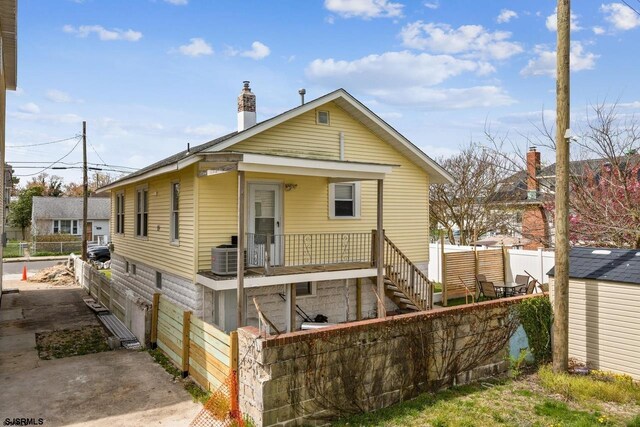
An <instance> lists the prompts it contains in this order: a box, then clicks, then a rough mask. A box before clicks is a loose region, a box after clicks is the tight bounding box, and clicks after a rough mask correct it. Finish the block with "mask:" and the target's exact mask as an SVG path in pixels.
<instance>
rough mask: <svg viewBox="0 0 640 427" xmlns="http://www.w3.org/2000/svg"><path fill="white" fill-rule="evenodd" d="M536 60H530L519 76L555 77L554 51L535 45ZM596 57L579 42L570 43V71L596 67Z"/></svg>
mask: <svg viewBox="0 0 640 427" xmlns="http://www.w3.org/2000/svg"><path fill="white" fill-rule="evenodd" d="M534 52H535V54H536V55H537V56H536V58H534V59H530V60H529V62H528V63H527V66H526V67H524V68H523V69H522V70H521V71H520V74H522V75H523V76H549V77H554V78H555V76H556V51H555V50H549V48H548V47H546V46H544V45H537V46H536V47H535V48H534ZM598 57H599V56H598V55H596V54H594V53H591V52H587V51H585V49H584V46H583V45H582V43H580V42H577V41H576V42H571V53H570V58H569V61H570V64H571V71H582V70H591V69H593V68H594V67H595V65H596V59H598Z"/></svg>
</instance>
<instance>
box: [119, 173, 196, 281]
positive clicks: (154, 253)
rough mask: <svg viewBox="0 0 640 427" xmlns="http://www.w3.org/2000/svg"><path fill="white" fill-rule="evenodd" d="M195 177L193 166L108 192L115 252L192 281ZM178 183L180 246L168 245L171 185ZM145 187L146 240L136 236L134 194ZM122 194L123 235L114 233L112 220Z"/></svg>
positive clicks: (169, 243) (169, 241)
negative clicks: (146, 187)
mask: <svg viewBox="0 0 640 427" xmlns="http://www.w3.org/2000/svg"><path fill="white" fill-rule="evenodd" d="M194 174H195V166H192V167H189V168H186V169H184V170H182V171H179V172H173V173H169V174H165V175H161V176H158V177H154V178H152V179H150V180H148V181H144V182H140V183H136V184H132V185H128V186H126V187H124V188H122V187H120V188H116V189H114V190H113V191H112V192H111V211H112V213H111V230H114V232H113V233H112V240H113V244H114V247H115V252H116V253H117V254H118V255H121V256H124V257H126V258H129V259H130V260H131V261H132V262H134V261H139V262H143V263H145V264H148V265H150V266H153V267H156V268H158V269H159V270H162V271H166V272H170V273H172V274H176V275H178V276H181V277H184V278H186V279H192V280H193V279H194V260H193V258H194V224H195V222H194ZM175 181H179V182H180V210H179V226H180V241H179V244H172V243H171V236H170V232H171V222H170V220H171V183H173V182H175ZM144 185H147V186H148V191H149V193H148V201H149V205H148V212H149V217H148V218H149V219H148V232H147V234H148V237H147V238H146V239H145V238H138V237H136V236H135V219H136V211H135V199H136V190H137V189H138V188H140V187H141V186H144ZM121 191H124V192H125V211H124V212H125V215H124V216H125V222H124V230H125V233H124V235H122V234H117V233H115V227H114V225H115V224H114V220H115V209H116V202H115V197H116V194H118V193H119V192H121Z"/></svg>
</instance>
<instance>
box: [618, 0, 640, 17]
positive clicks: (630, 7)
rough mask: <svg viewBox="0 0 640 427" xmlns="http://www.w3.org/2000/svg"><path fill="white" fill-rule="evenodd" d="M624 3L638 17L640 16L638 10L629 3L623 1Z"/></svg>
mask: <svg viewBox="0 0 640 427" xmlns="http://www.w3.org/2000/svg"><path fill="white" fill-rule="evenodd" d="M622 3H624V4H625V5H626V6H627V7H628V8H629V9H631V10H633V11H634V12H635V13H636V15H640V12H638V11H637V10H636V9H634V8H633V7H632V6H631V5H630V4H629V3H627V2H626V1H625V0H622Z"/></svg>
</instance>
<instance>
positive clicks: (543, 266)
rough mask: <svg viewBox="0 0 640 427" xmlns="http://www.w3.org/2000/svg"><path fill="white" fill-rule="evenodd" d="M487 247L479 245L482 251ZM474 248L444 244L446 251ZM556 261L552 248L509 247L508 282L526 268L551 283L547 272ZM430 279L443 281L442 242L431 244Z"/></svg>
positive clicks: (506, 264) (537, 277)
mask: <svg viewBox="0 0 640 427" xmlns="http://www.w3.org/2000/svg"><path fill="white" fill-rule="evenodd" d="M486 249H495V248H486V247H478V248H477V250H479V251H482V250H486ZM470 250H473V246H459V245H447V244H445V245H444V252H445V253H450V252H462V251H470ZM554 263H555V256H554V253H553V251H552V250H543V249H538V250H524V249H509V250H508V251H507V257H506V260H505V271H506V276H507V282H512V281H513V280H514V278H515V276H516V275H517V274H525V273H524V272H525V270H526V271H527V272H528V273H529V274H531V275H532V276H533V277H535V279H536V280H537V281H539V282H540V283H549V276H548V275H547V273H548V272H549V270H551V268H552V267H553V265H554ZM428 274H429V279H430V280H432V281H434V282H440V283H441V282H442V246H441V245H440V243H439V242H438V243H431V244H429V273H428Z"/></svg>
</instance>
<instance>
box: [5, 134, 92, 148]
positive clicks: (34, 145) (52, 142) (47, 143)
mask: <svg viewBox="0 0 640 427" xmlns="http://www.w3.org/2000/svg"><path fill="white" fill-rule="evenodd" d="M79 137H80V135H74V136H72V137H71V138H65V139H58V140H55V141H49V142H39V143H37V144H24V145H13V144H7V147H11V148H21V147H39V146H41V145H49V144H57V143H59V142H65V141H71V140H72V139H76V138H79Z"/></svg>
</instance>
